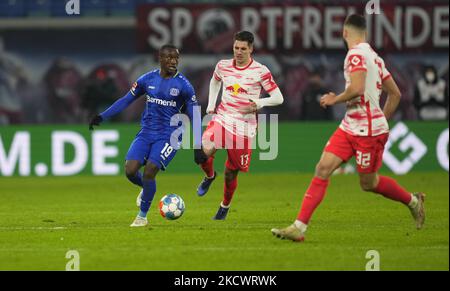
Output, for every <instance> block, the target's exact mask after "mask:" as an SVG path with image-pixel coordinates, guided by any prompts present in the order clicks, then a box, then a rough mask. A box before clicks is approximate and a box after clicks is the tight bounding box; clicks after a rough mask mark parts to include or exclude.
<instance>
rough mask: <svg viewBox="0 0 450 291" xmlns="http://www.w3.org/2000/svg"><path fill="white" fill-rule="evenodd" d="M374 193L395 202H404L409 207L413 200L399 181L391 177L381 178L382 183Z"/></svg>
mask: <svg viewBox="0 0 450 291" xmlns="http://www.w3.org/2000/svg"><path fill="white" fill-rule="evenodd" d="M373 192H375V193H378V194H381V195H383V196H384V197H386V198H389V199H392V200H394V201H399V202H402V203H403V204H406V205H408V204H409V203H410V202H411V199H412V197H411V193H409V192H407V191H406V190H405V189H403V188H402V186H400V185H399V184H398V183H397V181H395V180H394V179H392V178H389V177H383V176H380V182H379V183H378V186H377V188H375V190H374V191H373Z"/></svg>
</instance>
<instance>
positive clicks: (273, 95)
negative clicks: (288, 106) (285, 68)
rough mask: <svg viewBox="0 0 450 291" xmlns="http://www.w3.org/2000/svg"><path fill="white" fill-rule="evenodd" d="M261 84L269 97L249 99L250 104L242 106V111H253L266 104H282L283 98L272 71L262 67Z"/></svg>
mask: <svg viewBox="0 0 450 291" xmlns="http://www.w3.org/2000/svg"><path fill="white" fill-rule="evenodd" d="M261 86H262V87H263V89H264V90H265V91H266V92H267V93H269V96H270V97H267V98H262V99H250V102H251V103H252V104H251V105H249V106H247V107H245V108H243V110H242V111H243V112H244V113H253V112H256V111H257V110H260V109H261V108H263V107H267V106H278V105H281V104H283V102H284V98H283V94H282V93H281V90H280V88H279V87H278V85H277V83H276V82H275V80H274V79H273V76H272V73H271V72H270V71H269V69H268V68H266V67H264V69H263V71H262V75H261Z"/></svg>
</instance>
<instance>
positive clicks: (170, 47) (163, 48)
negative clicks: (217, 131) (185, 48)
mask: <svg viewBox="0 0 450 291" xmlns="http://www.w3.org/2000/svg"><path fill="white" fill-rule="evenodd" d="M167 49H171V50H177V49H178V48H177V47H176V46H174V45H173V44H165V45H163V46H162V47H161V48H160V49H159V54H161V53H162V52H163V51H164V50H167Z"/></svg>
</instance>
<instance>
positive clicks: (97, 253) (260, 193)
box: [0, 172, 449, 270]
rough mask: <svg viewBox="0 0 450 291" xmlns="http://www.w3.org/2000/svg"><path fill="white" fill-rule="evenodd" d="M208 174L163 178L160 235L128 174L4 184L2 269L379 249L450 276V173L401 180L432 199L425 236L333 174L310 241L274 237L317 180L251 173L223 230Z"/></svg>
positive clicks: (303, 256)
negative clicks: (164, 213) (76, 261)
mask: <svg viewBox="0 0 450 291" xmlns="http://www.w3.org/2000/svg"><path fill="white" fill-rule="evenodd" d="M200 179H201V174H200V173H198V174H196V175H194V174H171V173H170V172H168V173H162V174H161V175H159V177H158V178H157V183H158V184H157V185H158V186H157V187H158V189H157V194H156V197H155V203H154V204H153V206H152V208H151V211H150V214H149V221H150V226H149V227H147V228H141V229H131V228H130V227H129V224H130V223H131V222H132V220H133V218H134V217H135V215H136V214H137V207H136V205H135V198H136V195H137V193H138V188H136V187H135V186H133V185H131V184H129V182H128V181H127V180H126V178H125V177H71V178H8V179H5V178H1V180H0V192H1V195H0V270H65V267H66V263H67V262H68V259H66V258H65V255H66V252H67V251H68V250H77V251H78V252H79V254H80V268H81V270H364V269H365V266H366V263H367V262H368V259H366V253H367V251H369V250H377V251H378V252H379V253H380V267H381V270H448V269H449V190H448V189H449V188H448V187H449V185H448V183H449V181H448V173H445V172H441V173H414V174H409V175H406V176H400V177H397V179H398V181H399V182H400V183H401V184H402V185H404V186H405V187H406V188H407V189H410V190H411V191H418V190H421V191H424V192H426V193H427V195H428V196H427V200H426V210H427V220H426V224H425V227H424V229H423V230H421V231H417V230H415V228H414V224H413V220H412V218H411V216H410V213H409V211H408V210H407V208H406V207H404V206H403V205H401V204H399V203H394V202H392V201H388V200H386V199H384V198H383V197H380V196H376V195H374V194H370V193H364V192H362V191H361V190H360V189H359V186H358V178H357V176H336V177H333V179H332V181H331V184H330V187H329V190H328V194H327V196H326V198H325V200H324V202H323V203H322V205H321V206H320V207H319V209H318V210H317V211H316V213H315V216H314V217H313V220H312V222H311V225H310V228H309V230H308V233H307V237H306V241H305V243H301V244H299V243H293V242H290V241H282V240H278V239H276V238H274V237H273V236H272V234H271V233H270V229H271V228H273V227H284V226H287V225H288V224H290V223H292V221H293V220H294V219H295V216H296V214H297V211H298V209H299V206H300V202H301V199H302V197H303V193H304V191H305V189H306V188H307V186H308V184H309V181H310V179H311V174H295V173H292V174H252V173H249V174H243V175H240V177H239V185H238V190H237V192H236V194H235V198H234V201H233V204H232V209H231V212H230V213H229V216H228V219H227V220H226V221H213V220H212V219H211V218H212V216H213V215H214V214H215V212H216V210H217V207H218V205H219V202H220V201H221V197H222V189H223V176H221V177H220V178H218V179H217V180H216V181H215V183H214V184H213V186H212V188H211V190H210V192H209V193H208V194H207V195H206V196H205V197H202V198H199V197H197V196H196V194H195V189H196V187H197V184H198V182H199V181H200ZM167 193H177V194H179V195H181V196H182V197H183V198H184V200H185V203H186V212H185V214H184V216H183V217H182V218H181V219H179V220H177V221H167V220H164V219H163V218H162V217H161V216H160V215H159V213H158V209H157V204H158V203H157V202H156V201H158V200H159V199H160V198H161V197H162V196H163V194H167Z"/></svg>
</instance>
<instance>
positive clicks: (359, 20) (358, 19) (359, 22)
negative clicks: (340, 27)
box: [344, 14, 367, 30]
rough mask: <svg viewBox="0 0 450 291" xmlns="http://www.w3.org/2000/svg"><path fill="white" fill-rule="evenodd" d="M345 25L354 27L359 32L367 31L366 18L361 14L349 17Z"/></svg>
mask: <svg viewBox="0 0 450 291" xmlns="http://www.w3.org/2000/svg"><path fill="white" fill-rule="evenodd" d="M344 25H349V26H353V27H354V28H357V29H359V30H367V22H366V18H364V16H362V15H360V14H352V15H349V16H348V17H347V18H346V19H345V22H344Z"/></svg>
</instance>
